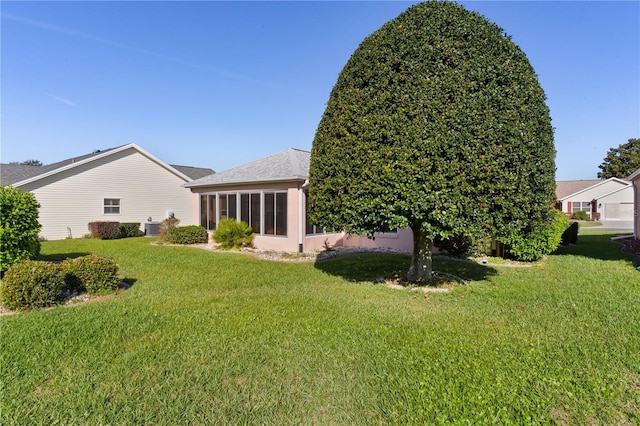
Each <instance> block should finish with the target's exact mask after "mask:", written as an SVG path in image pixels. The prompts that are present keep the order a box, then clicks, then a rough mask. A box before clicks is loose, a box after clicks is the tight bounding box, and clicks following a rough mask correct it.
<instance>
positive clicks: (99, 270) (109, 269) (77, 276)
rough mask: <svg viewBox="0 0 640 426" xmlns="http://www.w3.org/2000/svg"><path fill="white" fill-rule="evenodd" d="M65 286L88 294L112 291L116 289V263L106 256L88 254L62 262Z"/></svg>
mask: <svg viewBox="0 0 640 426" xmlns="http://www.w3.org/2000/svg"><path fill="white" fill-rule="evenodd" d="M62 269H63V270H64V272H65V275H66V276H65V279H66V283H67V287H69V288H72V289H76V290H81V291H86V292H87V293H89V294H103V293H112V292H114V291H116V290H117V289H118V284H119V283H120V279H119V278H118V265H117V264H116V263H115V262H114V261H113V260H111V259H108V258H106V257H102V256H97V255H95V254H90V255H87V256H81V257H76V258H74V259H67V260H65V261H64V262H63V267H62Z"/></svg>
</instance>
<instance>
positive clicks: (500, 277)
mask: <svg viewBox="0 0 640 426" xmlns="http://www.w3.org/2000/svg"><path fill="white" fill-rule="evenodd" d="M580 232H581V235H580V238H579V243H578V244H577V245H575V246H572V247H568V248H561V249H560V251H559V252H558V253H557V254H555V255H553V256H550V257H549V258H548V260H547V261H546V262H544V263H542V264H538V265H536V266H532V267H527V268H522V267H520V268H516V267H507V266H499V265H493V264H490V265H487V266H482V265H478V264H475V263H469V262H460V261H452V260H445V259H436V260H435V269H437V270H440V271H444V272H449V273H452V274H455V275H459V276H463V277H464V278H468V279H471V282H470V283H469V284H468V285H467V286H461V287H459V288H457V289H456V290H454V291H453V292H451V293H448V294H429V295H427V296H425V295H424V294H423V293H422V292H415V291H410V290H405V291H399V290H392V289H389V288H386V287H384V286H382V285H375V284H373V281H374V280H375V279H376V278H377V277H379V276H381V275H390V274H391V273H392V272H393V271H397V270H403V269H405V268H406V267H407V265H408V258H407V257H406V256H402V255H391V254H361V255H353V256H347V257H342V258H336V259H332V260H328V261H325V262H321V263H317V264H313V263H279V262H269V261H261V260H256V259H253V258H250V257H248V256H245V255H240V254H230V253H214V252H208V251H204V250H200V249H197V248H190V247H168V246H155V245H150V244H149V243H150V240H149V239H146V238H136V239H126V240H114V241H97V240H65V241H55V242H46V243H44V244H43V246H42V253H43V257H44V258H46V259H49V260H53V259H62V258H64V257H67V256H77V255H82V254H87V253H96V254H100V255H104V256H108V257H111V258H113V259H115V260H116V261H117V262H118V264H119V265H120V268H121V273H122V277H123V278H125V279H126V280H127V281H128V282H130V283H133V286H132V287H131V288H130V289H129V290H127V291H126V292H124V293H122V294H119V295H117V296H116V297H113V298H111V299H108V300H105V301H100V302H95V303H90V304H86V305H81V306H74V307H71V308H63V307H58V308H55V309H51V310H46V311H39V312H31V313H22V314H17V315H12V316H5V317H2V318H0V327H1V340H0V342H1V344H2V351H1V353H2V355H1V363H0V375H1V387H0V391H1V397H2V398H1V413H0V424H3V425H11V424H25V425H26V424H29V425H32V424H47V425H48V424H73V425H76V424H82V425H107V424H112V425H121V424H127V425H129V424H130V425H177V424H189V425H209V424H273V425H288V424H322V425H324V424H332V425H358V424H376V425H377V424H392V425H395V424H500V425H504V424H518V425H521V424H553V423H557V424H592V425H598V424H602V425H611V424H620V425H630V424H640V414H639V412H640V273H638V272H636V271H635V269H634V267H633V266H634V262H636V263H637V260H636V259H634V258H632V257H629V256H626V255H623V254H621V253H620V252H619V246H618V245H616V244H615V243H612V242H610V240H609V238H610V236H611V235H612V234H603V233H598V231H594V230H581V231H580Z"/></svg>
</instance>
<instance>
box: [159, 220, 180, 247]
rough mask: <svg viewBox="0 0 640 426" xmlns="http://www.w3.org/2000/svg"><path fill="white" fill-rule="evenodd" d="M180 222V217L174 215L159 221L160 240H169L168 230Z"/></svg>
mask: <svg viewBox="0 0 640 426" xmlns="http://www.w3.org/2000/svg"><path fill="white" fill-rule="evenodd" d="M179 223H180V219H178V218H175V217H168V218H166V219H165V220H163V221H162V222H160V226H159V231H160V241H162V242H168V241H169V231H170V230H171V228H175V227H176V226H178V224H179Z"/></svg>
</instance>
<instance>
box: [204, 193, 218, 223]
mask: <svg viewBox="0 0 640 426" xmlns="http://www.w3.org/2000/svg"><path fill="white" fill-rule="evenodd" d="M200 226H202V227H204V228H207V229H208V230H209V231H211V230H213V229H216V196H215V194H203V195H201V196H200Z"/></svg>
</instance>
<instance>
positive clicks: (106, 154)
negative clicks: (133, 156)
mask: <svg viewBox="0 0 640 426" xmlns="http://www.w3.org/2000/svg"><path fill="white" fill-rule="evenodd" d="M130 148H133V149H135V150H136V151H138V152H139V153H141V154H142V155H144V156H145V157H147V158H149V159H150V160H151V161H153V162H155V163H157V164H159V165H161V166H162V167H164V168H166V169H167V170H169V171H170V172H171V173H174V174H175V175H176V176H178V177H180V178H181V179H184V180H185V181H187V182H191V181H192V180H193V179H191V178H190V177H189V176H187V175H185V174H184V173H182V172H180V171H178V170H176V169H175V168H174V167H172V166H170V165H169V164H167V163H165V162H164V161H162V160H160V159H159V158H157V157H156V156H154V155H153V154H151V153H150V152H148V151H145V150H144V149H142V148H140V147H139V146H138V145H136V144H135V143H130V144H127V145H123V146H121V147H118V148H115V149H112V150H108V151H105V152H104V153H102V154H98V155H95V156H93V157H89V158H86V159H84V160H80V161H77V162H75V163H71V164H67V165H66V166H62V167H59V168H57V169H53V170H50V171H48V172H45V173H42V174H40V175H36V176H33V177H31V178H29V179H24V180H21V181H19V182H14V183H13V184H12V185H13V186H14V187H15V188H18V187H20V186H23V185H27V184H29V183H32V182H36V181H39V180H40V179H44V178H47V177H49V176H53V175H55V174H58V173H61V172H64V171H66V170H69V169H73V168H75V167H79V166H81V165H83V164H87V163H91V162H93V161H96V160H99V159H102V158H105V157H109V156H111V155H114V154H117V153H119V152H122V151H125V150H127V149H130Z"/></svg>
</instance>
